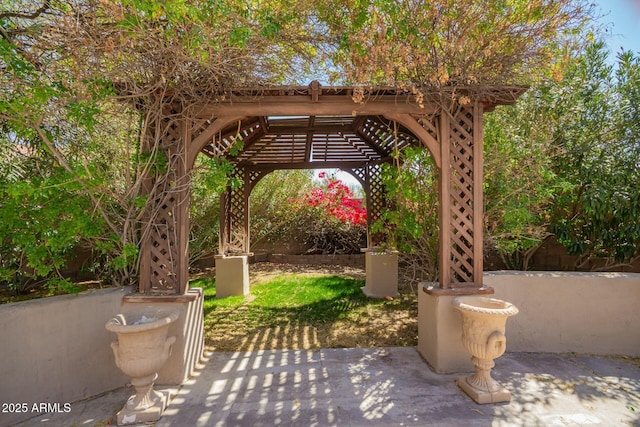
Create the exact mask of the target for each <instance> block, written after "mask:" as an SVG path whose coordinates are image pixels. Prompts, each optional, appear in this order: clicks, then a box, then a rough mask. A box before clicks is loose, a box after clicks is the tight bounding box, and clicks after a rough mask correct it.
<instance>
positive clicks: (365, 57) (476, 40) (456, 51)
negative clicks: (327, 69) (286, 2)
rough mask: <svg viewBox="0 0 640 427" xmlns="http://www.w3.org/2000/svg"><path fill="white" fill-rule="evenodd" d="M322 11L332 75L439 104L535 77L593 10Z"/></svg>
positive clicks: (344, 5)
mask: <svg viewBox="0 0 640 427" xmlns="http://www.w3.org/2000/svg"><path fill="white" fill-rule="evenodd" d="M319 9H320V11H321V16H323V18H324V19H325V20H326V22H327V26H328V30H329V31H330V33H331V34H332V36H333V39H334V40H335V50H334V51H333V52H332V55H331V58H332V59H333V62H334V63H335V64H336V67H335V73H334V74H333V78H334V79H335V80H344V81H347V82H349V83H351V84H356V85H362V86H363V87H364V88H366V87H368V86H370V85H392V86H395V87H398V88H400V89H402V88H404V89H406V90H410V91H412V92H413V93H414V94H415V97H416V100H417V101H418V102H421V103H422V102H426V101H430V102H437V103H438V104H440V105H441V106H442V107H447V106H448V105H450V104H451V101H452V100H458V102H462V103H464V102H466V101H467V98H465V97H466V96H468V94H469V92H470V93H472V94H481V93H482V91H483V90H484V88H486V86H487V85H508V84H528V83H531V82H532V81H535V79H536V78H537V76H538V75H539V74H540V72H541V71H542V70H548V68H549V64H550V63H552V62H553V61H554V60H555V59H556V53H557V49H558V47H559V46H564V45H566V43H567V41H569V40H571V38H572V37H571V36H572V35H573V34H575V33H576V32H577V31H578V29H579V28H581V26H582V25H583V24H584V23H585V22H586V21H587V19H588V17H589V16H590V14H591V6H590V5H589V4H588V3H587V2H584V1H576V0H561V1H556V0H536V1H528V0H519V1H509V2H506V1H502V0H477V1H466V2H460V1H454V0H436V1H428V2H425V1H413V0H401V1H396V0H383V1H362V0H348V1H343V0H339V1H328V2H323V3H322V4H320V5H319ZM343 75H344V76H345V77H344V78H343V79H341V77H342V76H343ZM459 88H464V89H465V91H466V93H464V92H459V91H458V89H459ZM355 97H356V98H357V99H359V100H361V101H364V100H366V94H365V93H364V91H363V92H360V93H356V96H355Z"/></svg>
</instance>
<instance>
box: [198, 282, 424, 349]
mask: <svg viewBox="0 0 640 427" xmlns="http://www.w3.org/2000/svg"><path fill="white" fill-rule="evenodd" d="M190 285H191V286H193V287H202V288H204V293H205V300H204V316H205V320H204V325H205V340H206V344H207V346H208V347H209V348H210V349H212V350H218V351H238V350H254V349H278V348H320V347H323V348H326V347H364V346H366V347H372V346H389V345H415V340H416V334H417V330H416V327H415V318H416V316H417V313H416V311H417V310H416V308H417V307H416V301H415V295H414V294H413V293H412V292H410V291H408V292H407V293H402V295H401V296H400V297H399V298H395V299H393V300H373V299H368V298H366V297H365V296H364V295H363V293H362V291H361V290H360V287H362V286H364V282H363V281H362V280H356V279H352V278H347V277H341V276H336V275H309V274H282V275H279V276H276V277H274V278H271V279H269V280H267V281H265V282H262V283H260V284H257V285H254V286H252V287H251V295H250V296H248V297H243V296H236V297H227V298H222V299H217V298H216V297H215V295H216V289H215V280H214V279H198V280H194V281H192V282H191V284H190Z"/></svg>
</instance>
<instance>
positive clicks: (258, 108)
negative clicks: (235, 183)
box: [141, 82, 526, 295]
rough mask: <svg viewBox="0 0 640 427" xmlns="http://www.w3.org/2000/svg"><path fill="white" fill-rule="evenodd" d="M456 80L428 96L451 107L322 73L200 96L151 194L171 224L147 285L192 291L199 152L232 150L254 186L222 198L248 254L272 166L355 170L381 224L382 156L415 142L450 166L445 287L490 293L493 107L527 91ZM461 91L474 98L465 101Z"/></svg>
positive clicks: (147, 269) (149, 246)
mask: <svg viewBox="0 0 640 427" xmlns="http://www.w3.org/2000/svg"><path fill="white" fill-rule="evenodd" d="M454 89H455V92H452V93H451V94H447V95H446V96H444V97H443V94H442V89H441V90H440V92H439V93H438V94H439V97H435V96H434V97H432V98H429V97H427V98H426V99H436V98H438V99H448V100H449V101H448V105H447V108H443V105H442V103H433V104H429V103H425V104H420V103H418V102H417V100H416V97H415V95H414V94H412V93H410V92H406V91H402V90H398V89H394V88H379V89H375V90H371V91H367V92H364V93H363V92H362V91H360V90H356V89H354V88H352V87H326V88H325V87H321V86H320V85H319V84H317V82H313V83H312V84H311V85H309V86H304V87H280V88H272V89H265V88H260V89H254V90H251V89H246V90H238V91H234V92H232V93H224V94H211V95H210V99H211V102H207V103H190V104H189V107H188V109H186V110H185V111H183V114H182V115H177V116H176V115H174V116H172V117H179V118H176V119H172V118H168V119H167V120H166V123H164V124H163V126H164V128H165V129H166V131H165V134H164V135H165V136H164V138H163V144H162V145H163V146H164V147H167V148H166V152H167V157H168V158H169V159H170V160H171V161H170V165H171V166H170V167H171V168H172V174H170V175H171V178H170V180H172V182H169V183H167V182H156V183H150V185H164V186H165V187H166V188H167V191H164V192H161V193H162V194H168V195H167V196H166V197H160V198H157V199H154V200H150V204H151V205H152V206H150V207H149V208H150V209H149V211H153V212H158V213H159V214H158V216H157V218H159V225H158V227H156V228H154V230H157V231H154V232H152V233H150V235H149V236H148V237H147V240H146V241H145V242H144V243H143V245H142V248H141V250H142V268H141V292H142V293H150V294H170V295H171V294H182V293H184V292H186V289H187V280H188V277H187V268H186V265H187V264H188V257H187V255H188V248H187V241H188V200H189V192H188V181H189V172H190V170H191V168H192V167H193V164H194V161H195V158H196V156H197V155H198V153H200V152H203V153H205V154H206V155H209V156H212V157H220V156H225V157H227V159H229V160H230V161H231V162H232V163H233V164H234V165H235V172H234V173H235V174H236V178H238V179H240V180H241V182H243V184H244V185H243V186H242V187H241V188H236V189H231V188H230V189H228V191H227V192H226V193H225V195H224V197H222V203H221V241H220V252H221V253H222V254H234V253H238V254H241V253H247V252H248V251H249V223H248V218H249V210H248V200H249V195H250V194H251V190H252V188H253V186H255V184H256V183H257V182H258V181H259V180H260V179H261V178H262V177H263V176H265V175H266V174H267V173H269V172H271V171H273V170H276V169H294V168H305V169H306V168H341V169H344V170H347V171H349V172H350V173H351V174H353V175H354V176H355V177H356V178H357V179H358V180H359V181H360V182H361V183H362V184H363V187H364V189H365V192H367V196H368V197H367V202H368V205H367V209H368V213H369V221H370V223H371V222H373V221H374V220H375V219H377V217H378V216H379V214H380V212H381V211H382V209H383V208H384V188H383V186H382V180H381V174H380V170H381V166H380V165H381V164H382V163H384V162H388V161H390V159H391V158H392V157H393V154H394V151H396V150H402V149H403V148H404V147H407V146H410V145H414V146H415V145H417V146H422V147H424V148H426V149H427V150H428V151H429V152H430V153H431V155H432V157H433V159H434V163H435V165H436V167H437V168H438V170H439V190H440V191H439V197H440V260H439V261H440V278H439V281H440V291H442V292H449V293H456V292H462V293H469V292H470V291H474V290H476V291H478V292H481V289H482V227H483V224H482V215H483V212H482V205H483V203H482V138H483V135H482V116H483V113H484V112H485V111H489V110H491V109H493V108H494V107H495V106H496V105H504V104H512V103H513V102H515V100H516V99H517V97H518V96H519V95H520V94H522V93H523V92H524V91H525V90H526V88H524V87H517V86H513V87H511V86H506V87H505V86H500V87H487V88H483V90H478V89H477V88H475V89H474V90H471V89H465V88H459V87H458V88H453V89H452V91H453V90H454ZM453 95H455V96H453ZM457 99H465V103H464V105H461V104H459V103H456V100H457ZM356 101H357V102H356ZM239 144H241V145H239ZM236 151H237V152H236ZM165 187H162V188H165ZM170 189H173V190H174V191H170ZM175 189H179V190H175ZM375 239H376V237H375V236H371V235H369V239H368V245H369V246H370V247H371V246H376V245H377V244H379V243H380V242H379V241H376V240H375Z"/></svg>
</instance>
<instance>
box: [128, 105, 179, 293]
mask: <svg viewBox="0 0 640 427" xmlns="http://www.w3.org/2000/svg"><path fill="white" fill-rule="evenodd" d="M172 116H173V115H167V116H166V117H164V118H161V119H159V120H158V121H157V123H153V124H152V125H151V126H149V127H148V128H149V132H153V134H152V135H150V136H149V141H151V142H157V143H158V145H159V147H161V148H160V149H159V150H158V153H157V155H158V156H165V157H166V159H167V170H166V171H164V172H163V173H160V172H156V175H155V176H149V177H148V178H146V179H145V189H146V190H147V191H148V195H149V200H148V201H147V207H146V213H145V217H144V223H143V225H142V240H141V242H140V257H141V259H140V286H139V290H140V293H142V294H148V295H181V294H184V293H185V292H186V290H187V286H188V285H187V283H188V253H187V252H188V246H187V245H188V240H189V219H188V208H189V196H190V193H189V175H188V171H187V163H186V162H187V151H186V150H187V141H188V140H189V138H190V133H189V132H190V130H189V126H188V124H187V123H186V121H185V120H184V119H179V118H173V117H172ZM151 142H150V144H149V147H148V148H149V151H151Z"/></svg>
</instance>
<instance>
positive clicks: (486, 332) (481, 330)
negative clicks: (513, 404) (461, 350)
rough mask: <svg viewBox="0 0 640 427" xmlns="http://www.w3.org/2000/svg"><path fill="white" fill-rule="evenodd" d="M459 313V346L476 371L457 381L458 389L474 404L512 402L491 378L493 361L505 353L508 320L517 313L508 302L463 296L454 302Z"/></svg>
mask: <svg viewBox="0 0 640 427" xmlns="http://www.w3.org/2000/svg"><path fill="white" fill-rule="evenodd" d="M453 306H454V307H455V308H456V309H457V310H458V311H460V313H461V314H462V343H463V344H464V347H465V348H466V349H467V351H468V352H469V353H471V355H472V357H471V362H472V363H473V365H474V366H475V368H476V372H475V373H474V374H472V375H469V376H466V377H461V378H458V379H457V380H456V383H457V384H458V386H459V387H460V388H461V389H462V390H464V391H465V393H467V394H468V395H469V396H470V397H471V398H472V399H473V400H475V401H476V402H477V403H480V404H483V403H498V402H508V401H510V400H511V393H510V392H509V391H508V390H506V389H504V388H503V387H502V386H501V385H500V384H498V383H497V382H496V381H494V380H493V378H491V369H492V368H493V367H494V366H495V363H494V362H493V359H496V358H498V357H500V356H502V355H503V354H504V351H505V349H506V343H507V339H506V337H505V335H504V333H505V327H506V323H507V319H508V318H509V317H511V316H514V315H516V314H518V309H517V308H516V307H515V306H514V305H513V304H511V303H508V302H506V301H502V300H499V299H495V298H487V297H479V296H464V297H458V298H455V299H454V300H453Z"/></svg>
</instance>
